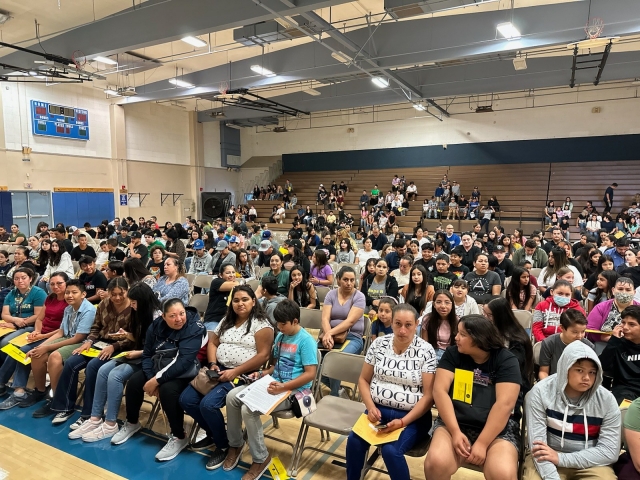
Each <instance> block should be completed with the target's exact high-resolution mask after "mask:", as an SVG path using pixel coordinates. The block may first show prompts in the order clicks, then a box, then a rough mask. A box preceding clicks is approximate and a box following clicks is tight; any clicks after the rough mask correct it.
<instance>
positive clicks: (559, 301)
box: [553, 295, 571, 307]
mask: <svg viewBox="0 0 640 480" xmlns="http://www.w3.org/2000/svg"><path fill="white" fill-rule="evenodd" d="M553 301H554V302H556V305H558V306H559V307H566V306H567V305H569V302H570V301H571V297H561V296H560V295H554V296H553Z"/></svg>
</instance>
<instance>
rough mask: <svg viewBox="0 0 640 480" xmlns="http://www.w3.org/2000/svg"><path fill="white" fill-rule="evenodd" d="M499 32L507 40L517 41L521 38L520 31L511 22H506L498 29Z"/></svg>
mask: <svg viewBox="0 0 640 480" xmlns="http://www.w3.org/2000/svg"><path fill="white" fill-rule="evenodd" d="M496 28H497V29H498V32H500V35H502V36H503V37H504V38H506V39H507V40H517V39H518V38H520V31H519V30H518V29H517V28H516V27H515V26H514V25H513V23H511V22H504V23H501V24H499V25H498V26H497V27H496Z"/></svg>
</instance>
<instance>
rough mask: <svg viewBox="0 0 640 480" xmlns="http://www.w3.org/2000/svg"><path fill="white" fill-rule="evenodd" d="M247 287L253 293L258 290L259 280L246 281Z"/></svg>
mask: <svg viewBox="0 0 640 480" xmlns="http://www.w3.org/2000/svg"><path fill="white" fill-rule="evenodd" d="M247 285H249V286H250V287H251V290H253V291H254V292H255V291H256V290H258V287H259V286H260V280H256V279H253V280H248V281H247Z"/></svg>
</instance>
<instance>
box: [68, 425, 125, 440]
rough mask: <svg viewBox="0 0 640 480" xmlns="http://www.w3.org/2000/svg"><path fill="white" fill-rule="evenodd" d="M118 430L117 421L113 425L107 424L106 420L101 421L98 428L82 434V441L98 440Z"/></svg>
mask: <svg viewBox="0 0 640 480" xmlns="http://www.w3.org/2000/svg"><path fill="white" fill-rule="evenodd" d="M119 430H120V429H119V427H118V424H117V423H116V424H115V425H108V424H107V423H106V422H102V423H101V424H100V426H99V427H98V428H94V429H93V430H91V431H90V432H87V433H85V434H84V435H82V441H83V442H88V443H93V442H98V441H100V440H104V439H105V438H111V437H113V436H114V435H115V434H116V433H118V431H119ZM76 431H77V430H76Z"/></svg>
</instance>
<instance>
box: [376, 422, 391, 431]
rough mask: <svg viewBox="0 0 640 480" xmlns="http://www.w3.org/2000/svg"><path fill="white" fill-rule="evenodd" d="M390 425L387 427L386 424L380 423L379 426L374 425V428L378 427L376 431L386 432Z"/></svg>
mask: <svg viewBox="0 0 640 480" xmlns="http://www.w3.org/2000/svg"><path fill="white" fill-rule="evenodd" d="M388 426H389V425H387V424H386V423H380V424H378V425H374V427H376V430H384V429H385V428H387V427H388Z"/></svg>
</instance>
